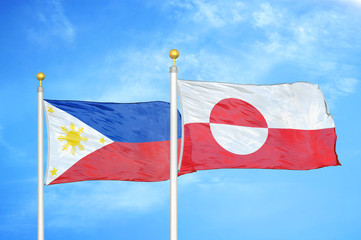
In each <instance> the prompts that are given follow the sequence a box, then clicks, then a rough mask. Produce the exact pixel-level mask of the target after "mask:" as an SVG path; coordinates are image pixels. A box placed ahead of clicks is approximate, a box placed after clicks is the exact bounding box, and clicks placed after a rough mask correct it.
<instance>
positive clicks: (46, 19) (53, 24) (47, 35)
mask: <svg viewBox="0 0 361 240" xmlns="http://www.w3.org/2000/svg"><path fill="white" fill-rule="evenodd" d="M37 7H38V8H37V9H36V10H35V14H36V19H37V20H38V24H37V25H36V27H32V28H30V29H29V30H28V38H29V39H30V41H33V42H35V43H38V44H41V45H48V44H50V41H52V39H54V38H56V39H61V40H63V41H65V42H67V43H71V42H73V40H74V38H75V35H76V31H75V27H74V26H73V24H72V23H71V22H70V20H69V19H68V17H67V16H66V15H65V13H64V9H63V7H62V5H61V1H60V0H51V1H46V2H42V3H41V4H38V6H37Z"/></svg>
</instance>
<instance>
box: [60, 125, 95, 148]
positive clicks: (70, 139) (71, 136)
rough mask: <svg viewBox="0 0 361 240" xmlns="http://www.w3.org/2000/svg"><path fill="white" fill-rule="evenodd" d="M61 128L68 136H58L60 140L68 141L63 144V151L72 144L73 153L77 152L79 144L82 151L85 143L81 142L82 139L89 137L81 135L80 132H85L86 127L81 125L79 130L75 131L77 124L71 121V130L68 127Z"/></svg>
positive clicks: (85, 139) (84, 140)
mask: <svg viewBox="0 0 361 240" xmlns="http://www.w3.org/2000/svg"><path fill="white" fill-rule="evenodd" d="M61 130H62V131H63V132H64V133H66V136H59V137H58V140H59V141H61V142H62V141H66V143H65V144H64V145H63V151H66V150H68V148H69V146H71V153H72V154H73V155H74V154H75V152H76V146H78V147H79V149H80V150H81V151H83V150H84V145H82V144H81V143H80V141H83V142H86V141H88V138H87V137H82V136H80V134H81V133H82V132H84V128H82V127H79V128H78V131H75V125H74V124H73V123H70V131H69V130H68V129H67V128H66V127H61Z"/></svg>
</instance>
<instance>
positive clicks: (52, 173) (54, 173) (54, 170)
mask: <svg viewBox="0 0 361 240" xmlns="http://www.w3.org/2000/svg"><path fill="white" fill-rule="evenodd" d="M58 170H59V169H55V167H54V168H53V170H51V171H50V172H51V176H50V177H52V176H54V175H55V176H57V174H56V172H57V171H58Z"/></svg>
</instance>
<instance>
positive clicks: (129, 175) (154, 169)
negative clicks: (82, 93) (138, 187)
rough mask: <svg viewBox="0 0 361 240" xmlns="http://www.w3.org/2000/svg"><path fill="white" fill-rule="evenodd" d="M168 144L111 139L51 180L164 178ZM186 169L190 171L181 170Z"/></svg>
mask: <svg viewBox="0 0 361 240" xmlns="http://www.w3.org/2000/svg"><path fill="white" fill-rule="evenodd" d="M180 141H181V140H180V139H179V140H178V152H179V150H180ZM169 146H170V142H169V141H160V142H147V143H120V142H113V143H111V144H109V145H106V146H104V147H103V148H100V149H98V150H97V151H95V152H92V153H91V154H89V155H87V156H86V157H84V158H82V159H81V160H79V161H78V162H77V163H75V164H74V165H73V166H72V167H70V168H69V169H68V170H66V171H65V172H64V173H63V174H62V175H60V176H59V177H58V178H56V179H55V180H54V181H52V182H51V183H50V184H58V183H66V182H78V181H86V180H123V181H140V182H156V181H164V180H167V179H169V171H170V170H169ZM189 172H192V171H184V172H183V173H182V174H184V173H189Z"/></svg>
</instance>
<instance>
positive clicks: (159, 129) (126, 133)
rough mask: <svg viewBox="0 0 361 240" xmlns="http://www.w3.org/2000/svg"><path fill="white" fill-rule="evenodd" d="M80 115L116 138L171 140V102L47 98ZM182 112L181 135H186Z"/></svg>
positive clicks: (148, 140)
mask: <svg viewBox="0 0 361 240" xmlns="http://www.w3.org/2000/svg"><path fill="white" fill-rule="evenodd" d="M45 101H47V102H48V103H50V104H52V105H53V106H55V107H57V108H59V109H61V110H63V111H65V112H67V113H69V114H70V115H72V116H74V117H76V118H78V119H79V120H81V121H82V122H84V123H85V124H87V125H89V126H90V127H92V128H94V129H95V130H97V131H98V132H100V133H102V134H104V135H105V136H107V137H108V138H110V139H112V140H113V141H115V142H129V143H141V142H155V141H169V140H170V116H169V114H170V104H169V103H168V102H161V101H155V102H143V103H103V102H85V101H68V100H47V99H46V100H45ZM181 129H182V127H181V116H180V113H179V112H178V138H180V137H181V135H182V130H181Z"/></svg>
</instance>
